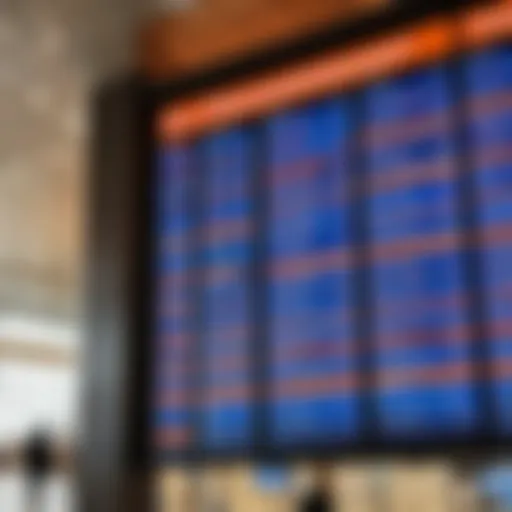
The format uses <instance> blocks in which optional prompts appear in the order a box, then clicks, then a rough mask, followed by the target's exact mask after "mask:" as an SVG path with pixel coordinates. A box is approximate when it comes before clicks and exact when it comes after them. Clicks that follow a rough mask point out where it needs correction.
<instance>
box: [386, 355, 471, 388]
mask: <svg viewBox="0 0 512 512" xmlns="http://www.w3.org/2000/svg"><path fill="white" fill-rule="evenodd" d="M473 372H474V368H472V366H471V364H470V363H469V362H466V361H464V362H460V363H450V364H447V365H444V366H442V365H435V366H427V367H423V368H400V369H399V368H393V369H389V370H386V371H385V372H382V373H381V374H380V375H379V379H378V380H379V385H380V386H383V387H387V388H394V387H399V388H402V387H403V386H407V385H410V386H419V385H425V386H427V385H428V386H435V385H436V384H438V385H440V386H443V385H446V384H448V383H450V382H451V383H456V382H464V381H467V380H468V379H470V378H472V377H473V375H474V373H473Z"/></svg>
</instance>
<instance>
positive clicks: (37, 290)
mask: <svg viewBox="0 0 512 512" xmlns="http://www.w3.org/2000/svg"><path fill="white" fill-rule="evenodd" d="M146 8H147V3H145V2H142V1H137V0H108V1H105V0H88V1H83V0H1V1H0V120H1V122H0V316H1V315H2V314H5V312H11V311H22V312H26V313H29V314H32V313H35V314H48V315H52V316H57V317H65V318H70V317H71V318H73V317H74V315H76V314H77V310H78V303H79V297H80V282H81V274H82V272H81V269H82V259H83V232H84V230H83V221H84V184H85V178H86V176H85V173H86V166H87V141H88V123H87V111H88V102H89V95H90V90H91V88H92V87H93V86H94V84H95V83H98V82H99V81H100V80H101V79H102V78H104V77H106V76H107V75H111V74H115V73H118V72H120V71H121V70H123V69H126V68H127V67H129V65H130V59H131V56H132V55H133V48H132V46H131V45H132V41H133V31H134V27H135V26H136V24H137V22H138V20H140V17H141V16H142V10H143V9H146Z"/></svg>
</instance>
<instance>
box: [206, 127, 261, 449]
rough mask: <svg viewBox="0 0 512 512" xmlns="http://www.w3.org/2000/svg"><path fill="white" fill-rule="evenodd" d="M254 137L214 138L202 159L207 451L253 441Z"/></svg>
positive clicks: (233, 133) (238, 132)
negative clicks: (252, 146) (252, 274)
mask: <svg viewBox="0 0 512 512" xmlns="http://www.w3.org/2000/svg"><path fill="white" fill-rule="evenodd" d="M251 143H252V141H251V138H250V132H249V131H247V130H243V129H237V130H231V131H228V132H225V133H222V134H220V135H215V136H213V137H210V138H208V139H207V140H205V141H204V142H202V143H201V145H200V146H199V147H198V148H197V150H198V151H199V153H200V154H201V155H202V163H203V167H202V169H201V172H202V174H201V177H200V179H201V182H202V183H203V184H204V185H205V186H204V192H203V194H204V195H203V201H202V202H203V204H202V205H201V210H202V213H203V214H202V215H201V223H200V234H201V248H200V250H201V269H202V272H201V274H202V276H203V277H202V287H201V288H202V290H201V291H200V294H201V302H202V305H201V307H202V310H203V315H202V329H201V343H202V346H203V350H204V367H203V372H204V375H203V382H204V387H205V391H204V410H203V415H204V418H203V426H204V438H203V443H204V446H205V447H207V448H232V447H238V446H247V445H248V444H250V441H251V434H252V421H251V420H252V410H251V409H252V407H251V398H252V390H251V387H252V383H251V377H252V373H251V364H250V357H251V352H250V346H251V345H250V342H251V341H252V340H251V336H252V323H251V322H252V316H253V294H252V284H251V277H252V276H251V272H252V259H253V253H252V248H253V245H254V243H253V210H254V205H253V196H254V190H253V186H252V185H253V181H254V173H253V169H254V164H253V159H251V157H252V153H251Z"/></svg>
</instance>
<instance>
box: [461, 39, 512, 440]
mask: <svg viewBox="0 0 512 512" xmlns="http://www.w3.org/2000/svg"><path fill="white" fill-rule="evenodd" d="M465 69H466V77H465V78H466V80H467V88H468V92H469V98H468V99H469V101H468V108H469V127H468V133H469V148H468V150H469V151H470V154H471V157H472V161H473V162H474V166H475V177H474V179H475V187H474V189H475V193H476V197H475V199H476V206H475V207H476V210H477V224H478V229H479V232H480V234H481V239H480V242H481V245H480V247H478V249H477V250H478V251H479V253H480V256H481V261H482V264H483V267H482V272H483V276H482V281H483V283H482V286H483V290H482V292H483V295H484V305H485V315H486V326H485V327H486V329H485V331H486V333H487V334H488V336H489V338H488V340H486V342H487V343H489V347H490V354H491V364H492V371H493V375H494V378H493V382H492V386H493V389H494V391H495V396H496V400H497V402H496V405H497V407H498V419H499V424H500V426H501V428H502V429H503V433H508V434H510V432H511V431H512V407H511V406H510V403H511V397H512V151H511V149H510V148H511V145H512V46H511V45H506V46H502V47H498V48H492V49H486V50H484V51H481V52H479V53H477V54H473V55H471V56H470V57H468V58H467V59H466V63H465Z"/></svg>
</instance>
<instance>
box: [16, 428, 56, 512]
mask: <svg viewBox="0 0 512 512" xmlns="http://www.w3.org/2000/svg"><path fill="white" fill-rule="evenodd" d="M23 468H24V473H25V482H26V486H27V509H26V512H36V511H37V510H40V511H42V510H44V499H43V498H44V489H45V486H46V485H45V484H46V482H47V479H48V477H49V475H50V472H51V471H52V469H53V454H52V441H51V438H50V436H49V434H48V433H47V432H46V431H45V430H43V429H39V430H37V431H34V432H33V433H32V434H31V436H30V437H29V438H28V440H27V443H26V445H25V451H24V454H23Z"/></svg>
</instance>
